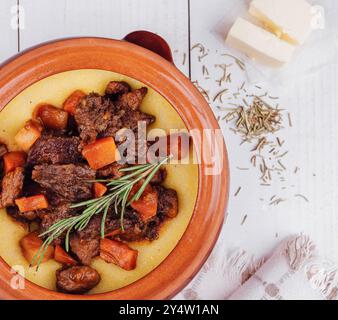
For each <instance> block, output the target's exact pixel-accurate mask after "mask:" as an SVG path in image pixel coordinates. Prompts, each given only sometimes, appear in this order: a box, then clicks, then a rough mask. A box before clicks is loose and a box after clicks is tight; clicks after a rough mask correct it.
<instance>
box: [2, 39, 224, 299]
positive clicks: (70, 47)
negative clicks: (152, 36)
mask: <svg viewBox="0 0 338 320" xmlns="http://www.w3.org/2000/svg"><path fill="white" fill-rule="evenodd" d="M119 59H121V60H122V63H121V62H120V60H119ZM78 69H101V70H107V71H113V72H117V73H120V74H124V75H127V76H129V77H131V78H134V79H136V80H138V81H140V82H142V83H144V84H146V85H147V86H149V87H151V88H153V89H154V90H155V91H156V92H158V93H159V94H161V95H162V96H163V97H164V98H165V99H166V100H167V101H168V102H169V103H170V104H171V105H172V107H173V108H174V109H175V110H176V112H177V113H178V114H179V116H180V117H181V119H182V120H183V122H184V123H185V125H186V127H187V128H188V129H191V128H193V125H194V127H195V128H198V129H203V128H208V129H216V130H220V128H219V125H218V122H217V120H216V118H215V116H214V114H213V112H212V110H211V108H210V106H209V105H208V103H207V102H206V101H205V99H204V97H203V96H202V94H201V93H200V92H199V91H198V90H197V89H196V88H195V86H194V85H193V84H192V82H191V81H190V80H189V79H188V78H187V77H186V76H185V75H184V74H183V73H182V72H181V71H179V70H178V69H177V68H176V67H175V66H174V65H173V64H172V63H170V62H168V61H167V60H165V59H163V58H162V57H161V56H159V55H157V54H155V53H153V52H151V51H149V50H147V49H144V48H142V47H140V46H137V45H134V44H131V43H128V42H126V41H123V40H113V39H107V38H98V37H81V38H68V39H61V40H54V41H50V42H47V43H43V44H40V45H37V46H34V47H32V48H30V49H27V50H25V51H23V52H21V53H19V54H17V55H15V56H14V57H12V58H10V59H8V60H7V61H5V62H4V63H3V64H2V65H1V66H0V112H1V110H2V109H3V108H4V107H5V106H6V105H7V104H8V103H9V102H10V101H11V100H12V99H13V98H14V97H16V96H17V95H18V94H19V93H20V92H22V91H23V90H24V89H26V88H27V87H29V86H31V85H32V84H34V83H36V82H37V81H39V80H42V79H44V78H46V77H49V76H52V75H54V74H58V73H61V72H64V71H70V70H78ZM161 81H163V82H161ZM163 84H164V85H163ZM173 91H175V93H174V92H173ZM201 109H203V110H201ZM214 147H215V148H216V149H217V150H218V151H219V154H218V158H217V157H216V159H215V161H216V162H218V164H219V165H221V166H222V171H221V173H220V174H219V175H215V176H207V175H204V174H203V172H204V170H205V169H207V167H208V165H207V163H206V162H205V161H204V159H201V160H202V162H201V164H199V165H198V175H199V179H198V193H197V198H196V202H195V207H194V210H193V214H192V217H191V219H190V222H189V224H188V226H187V228H186V230H185V231H184V234H183V235H182V237H181V239H180V240H179V241H178V243H177V244H176V246H175V247H174V249H173V250H172V251H171V252H170V253H169V255H168V256H167V257H166V258H165V259H164V260H163V261H162V262H161V263H160V264H159V265H158V266H157V267H156V268H155V269H153V270H152V271H151V272H149V273H148V274H146V275H145V276H143V277H142V278H140V279H138V280H136V281H135V282H133V283H131V284H129V285H127V286H125V287H122V288H120V289H117V290H114V291H110V292H106V293H99V294H91V295H69V294H64V293H60V292H56V291H51V290H49V289H46V288H43V287H40V286H38V285H36V284H34V283H33V282H30V281H29V280H27V279H25V283H26V287H25V289H23V290H15V289H12V288H11V287H10V285H9V281H10V279H11V277H12V276H13V274H11V273H10V266H9V265H8V264H7V263H6V262H5V261H4V260H3V259H2V258H1V257H0V281H2V283H3V284H4V285H3V286H1V288H0V298H3V299H40V300H41V299H68V300H70V299H76V300H87V299H169V298H171V297H173V296H174V295H176V294H177V293H178V292H179V291H180V290H182V289H183V288H184V287H185V286H186V285H187V284H188V283H189V282H190V281H191V280H192V279H193V277H194V276H195V275H196V274H197V272H198V271H199V270H200V269H201V267H202V266H203V264H204V263H205V261H206V260H207V258H208V256H209V255H210V253H211V251H212V249H213V247H214V245H215V243H216V241H217V239H218V236H219V233H220V231H221V228H222V226H223V221H224V219H225V217H226V210H225V209H226V206H227V202H228V195H229V166H228V156H227V151H226V146H225V143H224V140H223V139H222V141H221V142H218V143H217V145H216V146H214ZM202 158H203V157H202ZM216 193H217V194H216ZM201 223H202V224H203V223H204V229H205V230H204V232H208V233H207V234H205V235H200V233H201V232H200V231H201V227H200V226H201ZM194 242H196V243H195V244H194ZM197 246H200V247H197ZM187 250H191V252H190V251H189V252H185V251H187ZM183 254H184V257H183V258H182V256H183ZM182 259H183V261H182ZM169 272H172V274H170V275H168V274H166V273H169Z"/></svg>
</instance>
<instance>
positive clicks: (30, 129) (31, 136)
mask: <svg viewBox="0 0 338 320" xmlns="http://www.w3.org/2000/svg"><path fill="white" fill-rule="evenodd" d="M42 130H43V128H42V126H41V125H40V124H39V123H38V122H37V121H33V120H29V121H28V122H27V123H26V124H25V126H24V127H23V128H22V129H20V130H19V132H18V133H17V134H16V135H15V137H14V140H15V142H16V144H17V145H18V146H19V147H20V148H21V149H22V150H24V151H26V152H28V150H29V149H30V148H31V146H32V145H33V144H34V143H35V141H36V140H38V139H39V138H40V136H41V132H42Z"/></svg>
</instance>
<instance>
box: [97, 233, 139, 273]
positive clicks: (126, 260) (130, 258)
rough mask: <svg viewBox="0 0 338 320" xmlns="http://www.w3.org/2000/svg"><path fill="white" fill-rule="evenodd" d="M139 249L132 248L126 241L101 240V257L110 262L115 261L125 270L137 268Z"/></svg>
mask: <svg viewBox="0 0 338 320" xmlns="http://www.w3.org/2000/svg"><path fill="white" fill-rule="evenodd" d="M137 256H138V251H137V250H134V249H131V248H130V247H129V246H127V245H126V244H125V243H122V242H120V241H116V240H109V239H106V238H104V239H101V240H100V257H101V258H102V259H103V260H104V261H106V262H108V263H114V264H116V265H118V266H119V267H121V268H122V269H124V270H128V271H130V270H133V269H135V268H136V261H137Z"/></svg>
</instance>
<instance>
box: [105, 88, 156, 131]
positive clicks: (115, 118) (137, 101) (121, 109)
mask: <svg viewBox="0 0 338 320" xmlns="http://www.w3.org/2000/svg"><path fill="white" fill-rule="evenodd" d="M146 94H147V88H140V89H136V90H133V91H131V92H128V93H125V94H122V95H121V96H119V98H118V99H117V100H116V101H115V102H114V105H113V106H111V109H110V110H111V113H112V117H111V120H110V121H109V124H108V127H107V129H106V130H105V131H104V132H103V133H102V136H104V137H115V134H116V133H117V132H118V131H119V130H121V129H123V128H127V129H131V130H133V131H134V132H135V133H136V132H137V128H138V123H139V122H140V121H144V122H145V124H146V125H149V124H151V123H153V122H154V121H155V117H154V116H152V115H149V114H147V113H144V112H142V111H140V110H139V107H140V105H141V103H142V100H143V98H144V97H145V95H146Z"/></svg>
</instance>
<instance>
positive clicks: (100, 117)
mask: <svg viewBox="0 0 338 320" xmlns="http://www.w3.org/2000/svg"><path fill="white" fill-rule="evenodd" d="M111 107H112V102H111V101H110V100H109V99H107V98H105V97H102V96H100V95H99V94H96V93H91V94H89V95H88V96H87V97H86V98H84V99H82V100H81V103H80V104H79V105H78V106H77V107H76V111H75V116H74V118H75V121H76V123H77V126H78V130H79V133H80V138H81V139H82V141H83V143H84V144H88V143H91V142H94V141H95V139H96V137H97V135H98V134H99V133H101V132H103V131H105V130H106V129H107V127H108V125H109V122H110V121H111V117H112V114H111V112H110V109H111Z"/></svg>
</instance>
